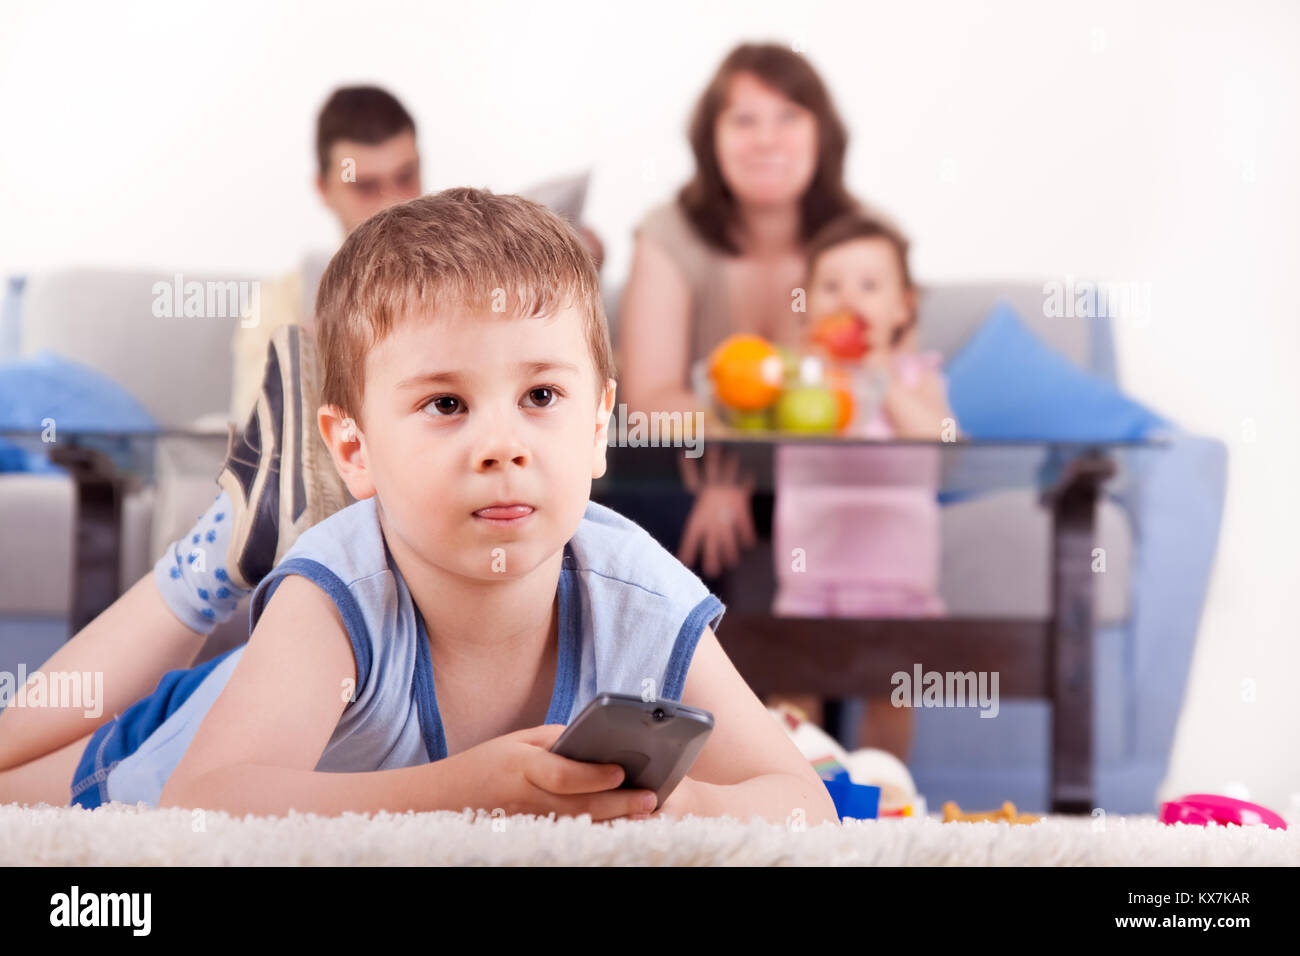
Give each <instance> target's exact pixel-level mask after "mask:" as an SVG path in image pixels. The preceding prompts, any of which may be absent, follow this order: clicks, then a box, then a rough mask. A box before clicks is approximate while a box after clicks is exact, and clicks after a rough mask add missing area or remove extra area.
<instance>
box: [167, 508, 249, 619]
mask: <svg viewBox="0 0 1300 956" xmlns="http://www.w3.org/2000/svg"><path fill="white" fill-rule="evenodd" d="M231 513H232V512H231V507H230V496H229V495H228V494H226V492H225V491H222V492H221V493H220V494H219V495H217V497H216V499H215V500H214V501H213V502H212V505H211V507H209V508H208V510H207V511H205V512H204V513H203V515H202V517H200V518H199V520H198V521H196V522H195V523H194V527H193V528H191V529H190V530H189V532H188V533H187V534H186V535H185V536H184V537H182V538H181V539H180V540H179V541H175V542H173V543H172V545H171V547H169V548H168V549H167V550H166V551H164V552H163V555H162V557H160V558H159V559H158V562H157V563H156V564H155V565H154V566H153V579H154V583H155V584H156V585H157V586H158V591H159V592H160V593H161V594H162V596H163V600H164V601H165V602H166V603H167V606H168V607H169V608H171V610H172V613H173V614H175V615H176V617H177V618H178V619H179V620H180V622H181V623H182V624H184V625H185V626H186V627H188V628H190V629H191V630H195V631H198V632H199V633H200V634H211V633H212V631H213V629H214V628H215V627H216V626H217V625H218V624H219V623H221V622H222V621H225V620H228V619H229V618H230V616H231V615H232V614H233V613H234V612H235V608H236V607H237V606H238V605H239V602H240V600H242V599H243V598H244V596H245V595H247V594H248V593H249V592H250V591H251V590H252V589H251V588H241V587H236V586H235V585H234V583H233V582H232V581H231V580H230V575H229V574H227V573H226V567H225V564H226V551H227V547H228V545H229V544H230V521H231Z"/></svg>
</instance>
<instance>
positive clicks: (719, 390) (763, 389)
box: [709, 334, 785, 412]
mask: <svg viewBox="0 0 1300 956" xmlns="http://www.w3.org/2000/svg"><path fill="white" fill-rule="evenodd" d="M709 378H711V379H712V380H713V389H714V392H715V393H716V394H717V396H718V401H720V402H722V404H724V405H726V406H727V407H729V408H734V409H739V410H740V411H747V412H756V411H759V410H760V409H764V408H767V407H768V406H769V405H771V404H772V403H773V402H774V401H776V399H777V396H778V395H780V394H781V385H782V382H783V380H784V378H785V363H784V361H783V360H782V358H781V353H780V352H778V351H777V350H776V348H775V347H774V346H773V345H772V343H771V342H769V341H768V340H767V339H765V338H763V337H762V336H761V335H745V334H741V335H732V336H729V337H728V338H726V339H724V340H723V341H721V342H719V343H718V346H717V348H715V349H714V350H713V351H712V352H711V353H710V354H709Z"/></svg>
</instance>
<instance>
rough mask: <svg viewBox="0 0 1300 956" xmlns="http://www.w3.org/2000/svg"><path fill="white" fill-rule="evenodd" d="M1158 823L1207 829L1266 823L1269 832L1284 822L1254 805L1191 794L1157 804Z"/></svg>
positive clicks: (1233, 799) (1203, 794)
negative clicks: (1182, 824)
mask: <svg viewBox="0 0 1300 956" xmlns="http://www.w3.org/2000/svg"><path fill="white" fill-rule="evenodd" d="M1160 822H1161V823H1169V824H1174V823H1187V824H1195V825H1197V826H1208V825H1209V824H1211V823H1217V824H1219V825H1220V826H1227V825H1228V824H1230V823H1231V824H1235V825H1237V826H1257V825H1259V824H1261V823H1263V824H1267V826H1268V827H1269V829H1271V830H1285V829H1286V821H1285V820H1283V819H1282V818H1281V817H1280V816H1278V815H1277V814H1276V813H1274V812H1273V811H1272V810H1269V809H1268V808H1267V807H1261V806H1260V805H1259V804H1258V803H1250V802H1249V801H1247V800H1238V799H1237V798H1236V797H1225V796H1222V795H1220V794H1217V793H1192V794H1188V795H1187V796H1185V797H1183V798H1181V799H1179V800H1169V801H1166V802H1165V803H1162V804H1161V805H1160Z"/></svg>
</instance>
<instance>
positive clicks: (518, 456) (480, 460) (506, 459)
mask: <svg viewBox="0 0 1300 956" xmlns="http://www.w3.org/2000/svg"><path fill="white" fill-rule="evenodd" d="M474 460H475V462H476V465H475V467H476V468H477V470H479V471H491V470H492V469H494V468H500V467H504V466H505V465H506V464H514V465H517V466H519V467H523V466H524V465H526V464H528V460H529V455H528V450H527V449H526V448H525V447H524V445H523V443H522V442H521V441H519V440H518V438H516V437H515V436H514V435H513V434H512V433H510V432H509V431H508V430H506V429H497V430H495V432H494V434H493V435H491V436H490V437H488V438H487V439H486V440H485V441H484V442H483V444H482V445H481V446H480V447H479V450H478V451H477V453H476V454H475V456H474Z"/></svg>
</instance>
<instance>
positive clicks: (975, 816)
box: [943, 800, 1038, 824]
mask: <svg viewBox="0 0 1300 956" xmlns="http://www.w3.org/2000/svg"><path fill="white" fill-rule="evenodd" d="M981 820H986V821H988V822H989V823H997V822H999V821H1003V820H1004V821H1006V822H1007V823H1011V824H1017V823H1024V824H1029V823H1037V822H1038V817H1036V816H1034V815H1033V814H1032V813H1016V805H1015V804H1014V803H1012V802H1011V801H1010V800H1008V801H1007V802H1006V803H1004V804H1002V809H1000V810H990V811H988V812H986V813H962V812H961V807H959V806H957V804H955V803H953V802H952V801H951V800H949V801H948V802H947V803H945V804H944V805H943V822H944V823H978V822H979V821H981Z"/></svg>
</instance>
